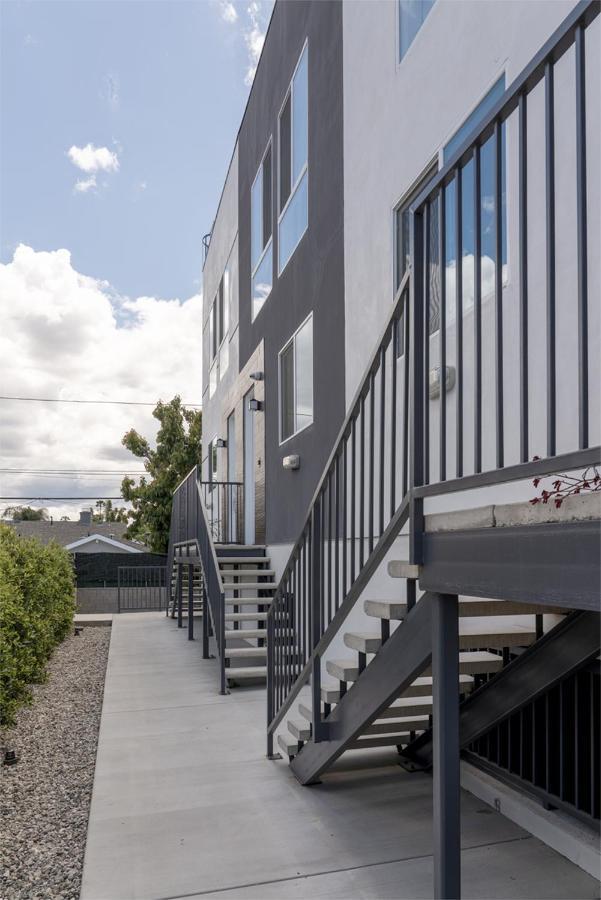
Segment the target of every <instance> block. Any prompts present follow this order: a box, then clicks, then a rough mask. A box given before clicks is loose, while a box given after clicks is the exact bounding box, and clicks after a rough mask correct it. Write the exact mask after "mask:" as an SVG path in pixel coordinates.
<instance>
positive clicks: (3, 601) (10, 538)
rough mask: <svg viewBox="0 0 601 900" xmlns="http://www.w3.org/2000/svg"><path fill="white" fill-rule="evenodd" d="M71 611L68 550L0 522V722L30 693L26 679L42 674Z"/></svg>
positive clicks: (71, 578) (6, 721) (68, 624)
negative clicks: (25, 536) (41, 541)
mask: <svg viewBox="0 0 601 900" xmlns="http://www.w3.org/2000/svg"><path fill="white" fill-rule="evenodd" d="M74 612H75V577H74V572H73V564H72V562H71V557H70V556H69V554H68V552H67V551H66V550H64V549H63V548H62V547H60V546H59V545H58V544H55V543H50V544H47V545H46V546H44V545H43V544H41V543H40V542H39V541H37V540H36V539H35V538H22V537H19V536H18V535H17V534H16V532H15V531H14V529H13V528H10V527H9V526H8V525H2V524H0V724H2V725H10V724H11V723H12V722H13V721H14V716H15V712H16V710H17V708H18V707H19V706H20V705H21V704H23V703H27V702H29V700H30V699H31V694H30V690H29V687H30V685H31V684H35V683H36V682H40V681H43V680H44V679H45V677H46V662H47V661H48V659H49V658H50V656H51V654H52V651H53V650H54V648H55V647H56V645H57V644H59V643H60V642H61V641H62V640H63V638H64V637H65V636H66V635H67V634H68V633H69V631H70V629H71V627H72V623H73V613H74Z"/></svg>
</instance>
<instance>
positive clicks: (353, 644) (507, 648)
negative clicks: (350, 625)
mask: <svg viewBox="0 0 601 900" xmlns="http://www.w3.org/2000/svg"><path fill="white" fill-rule="evenodd" d="M516 607H518V608H519V609H516ZM363 608H364V612H365V615H366V616H367V617H369V618H370V619H376V620H378V621H379V622H380V629H378V630H377V631H376V630H374V631H369V632H368V631H366V632H357V631H347V632H345V633H344V638H343V640H344V644H345V646H346V647H348V648H349V649H350V650H352V651H354V653H353V655H350V656H348V657H346V658H344V659H328V660H326V663H325V667H326V671H327V673H328V675H329V676H331V678H332V679H333V680H332V681H331V682H329V683H328V684H327V685H322V688H321V696H322V709H321V711H320V712H321V716H322V717H323V720H324V722H325V724H326V725H327V723H328V716H329V715H330V714H331V711H332V708H333V707H335V706H336V705H337V704H339V703H340V702H341V700H342V698H344V697H345V695H347V694H348V695H349V696H350V694H351V692H352V687H353V686H354V684H355V683H356V682H357V683H360V680H361V678H362V675H363V673H364V672H365V671H366V670H368V669H369V666H370V665H371V664H372V662H373V661H374V660H375V659H377V657H378V654H379V653H380V651H381V650H382V648H383V646H385V645H386V643H387V641H389V640H390V638H391V637H392V636H394V634H395V633H396V632H397V631H399V630H400V629H402V627H403V626H402V624H400V623H402V622H403V620H404V619H405V618H406V617H407V605H406V604H404V603H394V602H391V601H382V600H365V601H364V604H363ZM417 608H419V603H418V606H417ZM541 611H543V612H544V611H549V610H548V608H547V607H538V606H536V607H535V606H532V605H529V606H524V605H522V604H517V603H512V602H504V601H494V600H492V601H491V600H478V599H470V598H466V599H465V600H464V601H462V602H461V603H460V604H459V615H460V629H459V647H460V652H459V683H458V696H462V697H466V696H467V695H469V694H470V693H471V692H472V691H473V689H474V687H475V686H477V684H479V683H482V681H483V680H488V679H490V678H491V677H492V676H494V675H496V674H498V673H499V672H501V670H502V669H503V666H504V662H506V661H507V660H508V655H510V654H511V652H512V651H513V650H515V649H518V648H525V647H528V646H530V645H531V644H533V643H534V641H535V640H536V625H535V615H538V614H540V613H541ZM552 611H553V612H557V609H556V608H553V610H552ZM516 613H518V614H519V615H521V616H522V615H528V616H529V617H531V619H532V624H531V625H529V626H528V625H522V624H519V625H516V624H513V623H511V624H509V623H507V622H506V619H507V618H508V617H510V616H511V617H515V616H516ZM391 621H394V622H395V625H394V626H393V628H394V630H393V632H392V635H391V634H390V631H389V629H390V623H391ZM521 621H523V620H521ZM397 623H398V624H397ZM428 657H429V654H426V656H425V657H424V665H423V668H421V670H420V674H419V675H418V677H416V678H415V679H413V680H412V681H411V682H410V683H409V684H408V685H407V686H406V687H405V689H404V690H403V691H402V692H401V693H400V694H399V696H398V697H396V698H394V699H393V701H392V702H391V703H390V704H389V705H387V706H385V707H384V708H383V709H381V710H380V711H379V712H378V714H377V716H376V717H375V718H374V719H372V720H370V721H368V722H367V723H366V725H365V727H364V728H363V729H362V730H361V732H360V734H358V735H357V736H355V737H354V738H353V739H352V740H351V741H350V742H349V744H348V746H346V747H345V748H344V749H347V750H357V749H366V748H368V747H383V746H396V747H397V748H398V749H399V751H401V750H402V749H403V748H404V747H406V746H407V745H409V744H410V743H411V742H412V741H413V740H414V739H415V738H416V737H417V736H418V735H419V734H421V733H422V732H425V731H427V730H428V729H429V728H430V726H431V715H432V673H431V667H430V664H429V658H428ZM297 712H298V714H299V716H300V718H299V719H297V718H289V719H288V720H287V729H288V732H289V734H283V733H282V732H280V733H279V734H278V744H279V746H280V748H281V750H282V751H283V752H284V753H285V754H286V756H288V758H289V759H293V758H294V757H295V756H296V755H297V754H298V753H299V752H300V750H301V749H302V747H303V745H304V744H305V743H307V742H308V741H310V740H311V737H312V733H311V723H312V720H313V711H312V709H311V707H310V706H308V705H307V703H306V702H301V703H300V704H299V705H298V708H297ZM332 762H333V760H332ZM319 774H321V772H320V773H319Z"/></svg>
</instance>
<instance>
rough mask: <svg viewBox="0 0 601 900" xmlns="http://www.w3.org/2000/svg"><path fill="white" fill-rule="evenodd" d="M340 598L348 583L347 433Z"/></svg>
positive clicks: (343, 478) (344, 465)
mask: <svg viewBox="0 0 601 900" xmlns="http://www.w3.org/2000/svg"><path fill="white" fill-rule="evenodd" d="M341 462H342V485H343V488H342V600H343V602H344V600H345V598H346V588H347V583H348V572H347V565H348V548H347V542H348V541H347V539H348V521H347V518H348V509H347V502H348V483H347V479H348V435H347V436H345V438H344V443H343V445H342V459H341Z"/></svg>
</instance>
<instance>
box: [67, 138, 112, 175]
mask: <svg viewBox="0 0 601 900" xmlns="http://www.w3.org/2000/svg"><path fill="white" fill-rule="evenodd" d="M67 156H68V157H69V159H70V160H71V162H72V163H73V165H74V166H76V167H77V168H78V169H81V171H82V172H85V173H86V174H90V173H92V172H118V171H119V157H118V156H117V154H116V153H113V151H112V150H109V149H108V147H95V146H94V144H86V146H85V147H76V146H75V145H74V146H73V147H71V148H70V149H69V150H68V151H67Z"/></svg>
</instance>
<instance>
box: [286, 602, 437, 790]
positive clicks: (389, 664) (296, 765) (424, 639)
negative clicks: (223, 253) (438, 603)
mask: <svg viewBox="0 0 601 900" xmlns="http://www.w3.org/2000/svg"><path fill="white" fill-rule="evenodd" d="M431 657H432V603H431V595H430V594H424V595H423V597H422V598H421V599H420V601H419V603H417V604H416V605H415V606H414V607H413V609H412V610H411V612H409V613H408V615H407V616H406V618H405V619H404V620H403V623H402V624H401V625H400V626H399V627H398V628H397V629H396V630H395V631H394V632H393V634H392V635H391V636H390V637H389V638H388V640H387V641H386V642H385V643H384V645H383V646H382V647H381V648H380V650H379V651H378V652H377V654H376V655H375V657H374V658H373V660H372V661H371V662H370V663H369V665H368V666H367V667H366V668H365V669H364V671H363V672H362V673H361V675H360V677H359V679H358V680H357V681H356V682H355V683H354V684H353V686H352V687H351V688H350V689H349V690H348V691H347V692H346V694H345V695H344V696H343V697H342V698H341V700H340V702H339V703H338V704H337V705H336V707H335V709H334V710H333V711H332V712H331V713H330V715H329V716H328V717H327V719H325V721H324V722H323V725H322V727H323V728H324V730H325V732H326V737H327V740H321V741H318V742H317V743H316V742H315V741H313V740H311V741H309V742H307V743H306V744H305V745H304V746H303V748H302V749H301V750H300V752H299V753H298V755H297V756H296V757H295V758H294V759H293V760H292V762H291V763H290V767H291V769H292V771H293V772H294V774H295V776H296V778H297V779H298V780H299V781H300V783H301V784H311V783H312V782H315V781H317V780H318V779H319V776H320V775H321V774H322V773H323V772H325V770H326V769H328V768H329V767H330V766H331V765H332V763H333V762H334V761H335V760H336V759H337V758H338V757H339V756H340V755H341V754H342V753H344V751H345V749H346V748H347V747H348V745H349V744H350V743H352V741H353V740H354V739H355V738H357V737H358V736H359V735H360V734H361V732H362V731H364V730H365V728H366V726H367V725H369V724H370V723H371V722H372V721H373V720H374V719H377V717H378V715H379V714H380V713H381V712H382V710H384V709H386V708H387V707H388V706H390V704H391V703H392V701H393V700H394V699H395V698H396V697H398V696H399V694H401V693H402V692H403V691H404V690H405V689H406V688H407V687H408V686H409V685H410V684H411V683H412V682H413V681H414V680H415V679H416V678H417V677H419V675H420V673H421V672H422V671H423V670H424V669H425V668H426V667H427V666H428V665H429V664H430V661H431Z"/></svg>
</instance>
